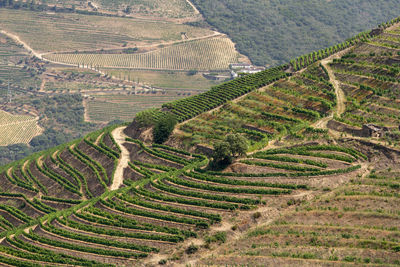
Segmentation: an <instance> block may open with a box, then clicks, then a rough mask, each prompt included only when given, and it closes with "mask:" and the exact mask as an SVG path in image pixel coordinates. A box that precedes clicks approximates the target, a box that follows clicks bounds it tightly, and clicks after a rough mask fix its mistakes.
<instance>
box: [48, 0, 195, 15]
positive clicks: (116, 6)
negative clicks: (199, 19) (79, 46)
mask: <svg viewBox="0 0 400 267" xmlns="http://www.w3.org/2000/svg"><path fill="white" fill-rule="evenodd" d="M41 2H44V1H41ZM46 3H47V4H49V5H53V4H57V5H64V6H69V5H75V6H76V7H77V8H80V7H88V5H87V3H86V2H83V1H80V0H47V1H46ZM95 3H96V4H95V5H96V6H97V7H98V9H99V11H102V10H106V11H112V12H117V11H121V10H126V7H127V6H129V7H130V13H131V14H134V15H137V14H139V15H140V16H155V17H162V18H174V19H175V18H176V19H181V18H187V17H192V16H194V15H195V11H194V9H193V8H192V7H191V6H190V5H189V4H188V2H187V1H185V0H168V1H165V0H113V1H109V0H97V1H95Z"/></svg>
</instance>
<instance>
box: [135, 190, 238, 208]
mask: <svg viewBox="0 0 400 267" xmlns="http://www.w3.org/2000/svg"><path fill="white" fill-rule="evenodd" d="M131 190H132V191H133V192H135V193H137V194H140V195H143V196H145V197H149V198H152V199H158V200H161V201H166V202H172V203H180V204H185V205H192V206H200V207H208V208H214V209H224V210H235V209H237V208H239V206H238V205H237V204H229V203H219V202H208V201H205V200H200V199H187V198H181V197H175V196H168V195H164V194H160V193H158V192H157V193H155V192H151V191H148V190H144V189H135V188H132V189H131Z"/></svg>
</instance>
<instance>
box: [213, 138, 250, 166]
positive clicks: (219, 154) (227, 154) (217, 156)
mask: <svg viewBox="0 0 400 267" xmlns="http://www.w3.org/2000/svg"><path fill="white" fill-rule="evenodd" d="M247 148H248V146H247V140H246V138H244V137H243V136H242V135H240V134H230V135H228V136H227V137H226V138H225V140H224V141H222V142H219V143H217V144H215V145H214V154H213V161H212V162H211V167H212V168H214V169H215V168H221V167H223V166H226V165H228V164H230V163H232V160H233V158H235V157H239V156H243V155H245V154H246V152H247Z"/></svg>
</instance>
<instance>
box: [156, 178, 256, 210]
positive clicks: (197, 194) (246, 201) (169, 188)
mask: <svg viewBox="0 0 400 267" xmlns="http://www.w3.org/2000/svg"><path fill="white" fill-rule="evenodd" d="M151 184H152V185H153V186H154V187H155V188H158V189H160V190H163V191H166V192H170V193H173V194H177V195H182V196H189V197H196V198H203V199H210V200H216V201H226V202H233V203H240V204H246V205H255V204H260V203H261V201H260V200H258V199H250V198H238V197H231V196H224V195H217V194H214V195H212V194H205V193H202V192H197V191H187V190H182V189H179V188H176V187H174V186H168V185H165V184H162V183H160V182H159V183H155V182H153V181H152V182H151ZM242 207H243V206H242ZM244 208H245V209H247V208H249V207H248V206H247V207H246V206H244Z"/></svg>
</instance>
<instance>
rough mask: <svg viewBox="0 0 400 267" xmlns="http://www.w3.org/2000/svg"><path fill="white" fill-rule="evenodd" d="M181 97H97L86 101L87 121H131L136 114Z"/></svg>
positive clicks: (149, 95)
mask: <svg viewBox="0 0 400 267" xmlns="http://www.w3.org/2000/svg"><path fill="white" fill-rule="evenodd" d="M180 97H184V95H182V96H176V95H175V96H171V95H157V96H155V95H152V94H151V93H149V94H148V95H130V96H127V95H98V96H96V97H95V98H94V99H91V100H87V101H86V114H87V119H88V120H90V121H93V122H109V121H113V120H122V121H131V120H132V119H133V117H134V116H135V114H136V113H138V112H140V111H143V110H145V109H148V108H152V107H160V106H161V105H162V104H163V103H166V102H169V101H172V100H175V99H177V98H180Z"/></svg>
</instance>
